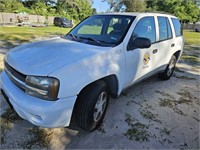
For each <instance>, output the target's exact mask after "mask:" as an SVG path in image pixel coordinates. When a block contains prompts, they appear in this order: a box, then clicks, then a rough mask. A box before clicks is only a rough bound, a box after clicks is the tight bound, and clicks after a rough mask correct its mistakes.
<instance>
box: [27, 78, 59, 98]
mask: <svg viewBox="0 0 200 150" xmlns="http://www.w3.org/2000/svg"><path fill="white" fill-rule="evenodd" d="M25 83H26V90H25V92H26V93H27V94H28V95H31V96H34V97H38V98H41V99H46V100H56V99H57V96H58V90H59V80H58V79H56V78H51V77H35V76H27V77H26V81H25Z"/></svg>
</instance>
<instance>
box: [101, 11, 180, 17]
mask: <svg viewBox="0 0 200 150" xmlns="http://www.w3.org/2000/svg"><path fill="white" fill-rule="evenodd" d="M98 15H128V16H139V15H141V16H146V15H147V16H149V15H163V16H170V17H176V16H174V15H172V14H167V13H165V12H112V13H104V14H98Z"/></svg>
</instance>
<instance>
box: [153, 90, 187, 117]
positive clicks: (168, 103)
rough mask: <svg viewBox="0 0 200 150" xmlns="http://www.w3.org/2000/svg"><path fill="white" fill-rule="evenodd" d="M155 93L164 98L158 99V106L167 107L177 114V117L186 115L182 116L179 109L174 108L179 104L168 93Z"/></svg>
mask: <svg viewBox="0 0 200 150" xmlns="http://www.w3.org/2000/svg"><path fill="white" fill-rule="evenodd" d="M156 92H157V93H159V94H161V95H162V96H163V97H164V98H159V100H160V101H159V105H160V106H161V107H169V108H171V109H172V110H173V111H174V112H175V113H177V114H179V115H184V116H186V114H184V113H183V112H182V111H181V110H180V109H178V108H177V107H176V106H177V104H179V101H177V100H176V98H175V97H174V96H172V95H170V94H168V93H165V92H160V91H156Z"/></svg>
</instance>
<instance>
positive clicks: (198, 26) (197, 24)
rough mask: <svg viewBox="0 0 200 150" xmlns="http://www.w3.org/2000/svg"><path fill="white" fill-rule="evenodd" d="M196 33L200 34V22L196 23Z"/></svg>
mask: <svg viewBox="0 0 200 150" xmlns="http://www.w3.org/2000/svg"><path fill="white" fill-rule="evenodd" d="M194 30H195V32H200V22H196V23H195V29H194Z"/></svg>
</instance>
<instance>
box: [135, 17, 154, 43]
mask: <svg viewBox="0 0 200 150" xmlns="http://www.w3.org/2000/svg"><path fill="white" fill-rule="evenodd" d="M132 37H133V38H134V37H135V38H137V37H144V38H148V39H150V40H151V43H154V42H155V41H156V31H155V21H154V17H144V18H142V19H140V21H139V22H138V24H137V25H136V27H135V29H134V31H133V34H132Z"/></svg>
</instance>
